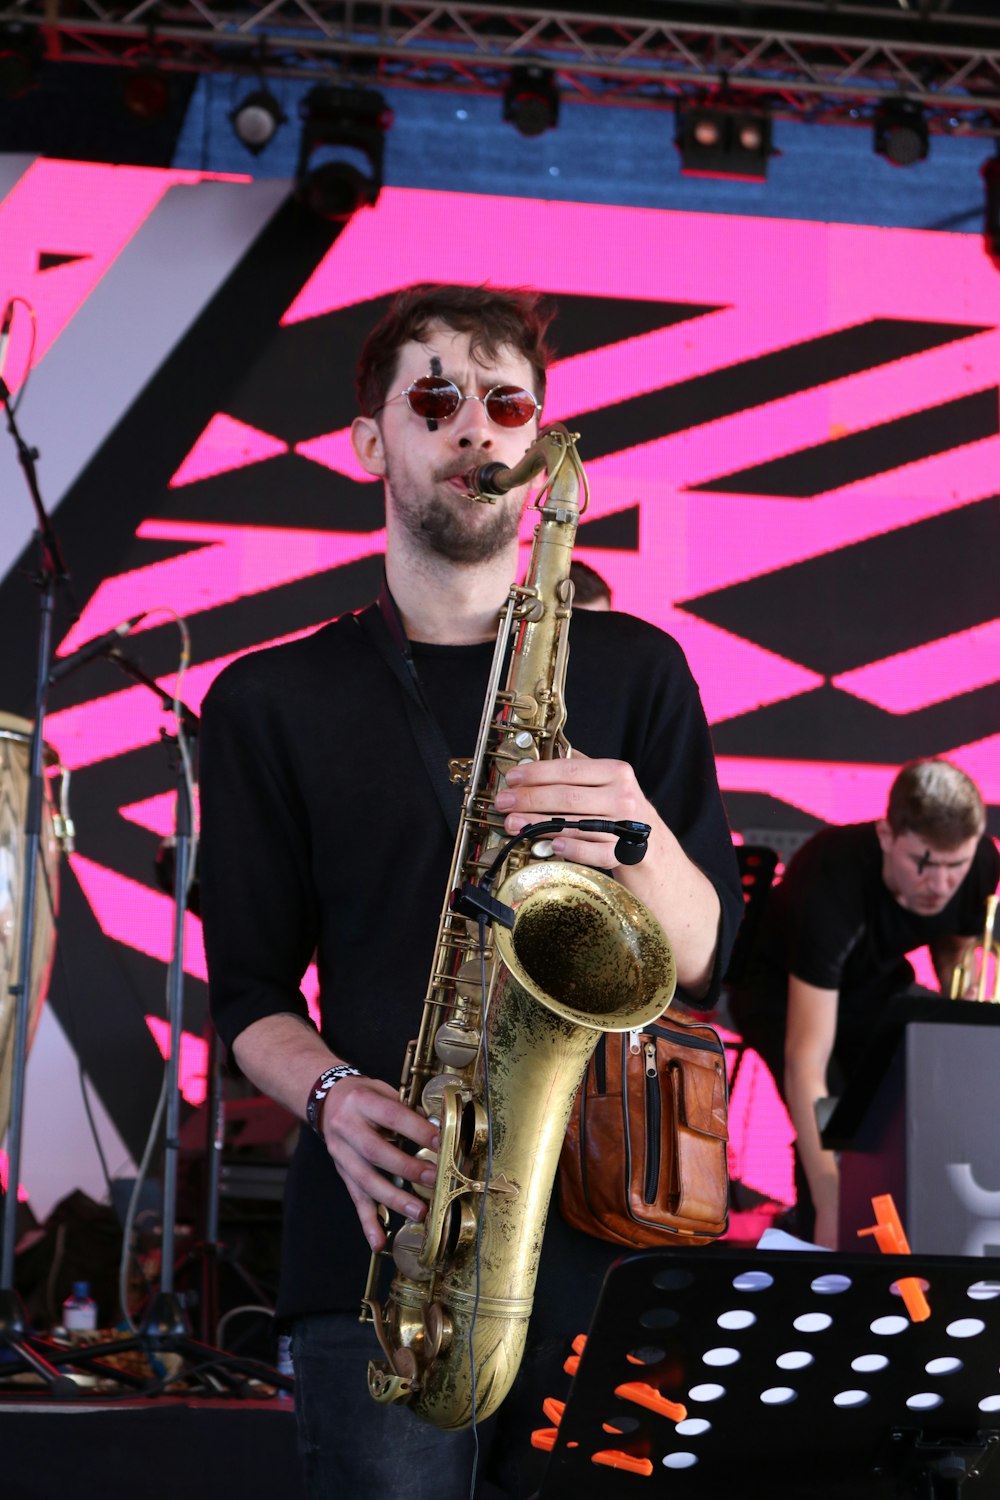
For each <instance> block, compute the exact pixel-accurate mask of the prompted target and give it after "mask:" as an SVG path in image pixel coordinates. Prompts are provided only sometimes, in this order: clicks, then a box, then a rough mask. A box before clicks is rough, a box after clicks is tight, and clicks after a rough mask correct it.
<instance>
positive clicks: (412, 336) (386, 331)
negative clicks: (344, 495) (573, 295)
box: [356, 282, 555, 417]
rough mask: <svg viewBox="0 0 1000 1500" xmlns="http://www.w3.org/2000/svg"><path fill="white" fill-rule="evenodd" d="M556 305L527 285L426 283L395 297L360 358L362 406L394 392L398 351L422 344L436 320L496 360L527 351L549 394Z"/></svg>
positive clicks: (538, 391)
mask: <svg viewBox="0 0 1000 1500" xmlns="http://www.w3.org/2000/svg"><path fill="white" fill-rule="evenodd" d="M554 316H555V308H554V307H552V306H551V305H550V304H548V303H547V302H546V301H545V300H544V299H543V298H542V297H541V295H540V294H539V293H538V292H532V291H528V290H526V289H524V288H520V287H518V288H504V287H492V286H446V285H442V284H439V283H436V282H421V283H419V284H418V285H416V286H411V287H407V288H406V289H405V290H404V291H402V292H399V293H397V295H396V296H395V297H394V298H393V300H392V303H391V305H390V307H389V309H388V311H387V312H386V313H385V314H384V315H383V316H382V317H381V318H380V319H379V321H378V322H377V323H376V325H375V327H374V328H373V329H372V331H371V333H369V335H368V337H367V338H366V339H365V342H364V345H363V347H362V350H361V356H360V359H359V360H358V369H357V376H356V387H357V393H358V405H359V407H360V409H361V411H362V413H363V414H364V415H365V416H366V417H370V416H371V415H372V414H373V413H374V412H376V411H378V409H379V407H380V406H382V405H384V403H385V402H386V401H387V400H388V399H389V397H390V396H392V395H394V394H395V392H393V391H392V390H391V389H390V386H391V384H392V381H393V379H394V377H395V374H396V369H397V367H398V364H399V351H400V349H401V348H402V347H403V345H404V344H408V343H410V342H411V341H414V342H416V343H421V342H422V341H423V340H424V339H426V337H427V335H428V333H429V332H430V330H431V328H432V327H433V326H434V325H435V324H443V325H444V326H445V327H446V328H451V329H454V331H455V332H456V333H467V334H468V335H469V336H470V338H471V341H472V352H473V353H474V354H476V355H479V356H481V357H482V356H485V358H486V359H487V360H492V359H494V358H495V357H496V355H497V353H498V352H499V351H500V350H501V349H503V348H511V349H514V350H515V351H516V352H517V353H518V354H520V355H522V356H523V357H524V358H525V359H526V360H527V361H528V363H529V364H530V365H531V368H532V370H533V372H534V377H535V395H536V397H537V398H538V400H539V401H542V400H544V397H545V371H546V368H547V366H548V365H549V363H550V361H551V359H552V357H553V352H552V349H551V348H550V347H549V345H548V344H547V342H546V334H547V333H548V329H549V324H550V323H551V322H552V319H553V317H554Z"/></svg>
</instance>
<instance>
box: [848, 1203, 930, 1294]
mask: <svg viewBox="0 0 1000 1500" xmlns="http://www.w3.org/2000/svg"><path fill="white" fill-rule="evenodd" d="M872 1208H873V1209H874V1210H875V1220H876V1222H875V1223H874V1224H869V1225H868V1226H867V1227H866V1228H865V1229H859V1230H858V1238H859V1239H860V1237H861V1236H862V1235H864V1234H872V1235H874V1236H875V1243H876V1244H877V1245H878V1247H879V1249H880V1250H881V1251H882V1254H883V1255H909V1254H910V1242H909V1240H908V1239H907V1238H906V1234H905V1233H904V1230H903V1225H902V1223H901V1222H900V1218H899V1214H898V1213H897V1211H896V1205H895V1203H894V1202H893V1201H892V1194H891V1193H881V1194H880V1195H879V1196H878V1197H877V1198H873V1199H872ZM896 1285H897V1286H898V1287H899V1295H900V1296H901V1297H902V1299H903V1302H904V1304H905V1306H906V1311H907V1312H908V1313H909V1315H910V1317H911V1318H912V1320H913V1322H914V1323H923V1322H924V1321H925V1320H926V1319H927V1318H929V1317H930V1315H931V1309H930V1303H929V1302H928V1301H927V1298H926V1297H925V1296H924V1289H923V1287H922V1286H921V1285H920V1282H919V1281H918V1280H917V1278H916V1277H915V1276H904V1277H902V1278H901V1279H900V1280H899V1281H897V1283H896Z"/></svg>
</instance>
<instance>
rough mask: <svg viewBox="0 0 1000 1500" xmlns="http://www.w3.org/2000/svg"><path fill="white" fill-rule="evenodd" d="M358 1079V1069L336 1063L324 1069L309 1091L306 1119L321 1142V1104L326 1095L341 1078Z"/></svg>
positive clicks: (359, 1073)
mask: <svg viewBox="0 0 1000 1500" xmlns="http://www.w3.org/2000/svg"><path fill="white" fill-rule="evenodd" d="M360 1077H361V1069H360V1068H352V1067H350V1066H349V1065H348V1064H347V1063H336V1064H335V1065H334V1066H333V1067H332V1068H326V1069H325V1070H324V1072H322V1073H321V1074H320V1075H319V1077H318V1078H317V1080H316V1082H315V1083H314V1084H313V1086H312V1088H311V1089H310V1090H309V1101H308V1103H307V1104H306V1119H307V1120H308V1122H309V1124H310V1125H311V1126H312V1128H313V1130H315V1132H316V1134H317V1135H318V1136H319V1137H320V1139H321V1140H322V1139H323V1104H324V1101H325V1099H326V1096H327V1094H328V1093H329V1092H330V1090H331V1089H332V1088H333V1085H334V1084H335V1083H339V1082H340V1080H341V1079H342V1078H360Z"/></svg>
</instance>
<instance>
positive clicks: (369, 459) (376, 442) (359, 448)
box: [351, 417, 385, 479]
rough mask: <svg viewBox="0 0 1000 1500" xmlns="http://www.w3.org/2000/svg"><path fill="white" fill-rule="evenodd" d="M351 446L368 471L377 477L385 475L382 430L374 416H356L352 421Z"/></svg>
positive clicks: (380, 477)
mask: <svg viewBox="0 0 1000 1500" xmlns="http://www.w3.org/2000/svg"><path fill="white" fill-rule="evenodd" d="M351 446H352V447H353V449H354V452H355V453H356V454H357V458H358V462H359V463H360V465H361V467H362V468H363V469H364V470H365V471H366V472H367V473H368V474H374V475H375V476H376V477H377V478H379V479H382V478H384V477H385V448H384V447H383V445H382V432H381V430H380V428H379V425H378V423H377V422H376V420H375V418H374V417H355V418H354V421H353V422H352V423H351Z"/></svg>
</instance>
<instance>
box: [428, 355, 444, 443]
mask: <svg viewBox="0 0 1000 1500" xmlns="http://www.w3.org/2000/svg"><path fill="white" fill-rule="evenodd" d="M431 374H432V375H440V374H441V361H440V360H439V359H438V357H437V355H436V354H432V355H431ZM437 430H438V424H437V422H436V421H435V420H434V418H433V417H428V418H427V431H428V432H437Z"/></svg>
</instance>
